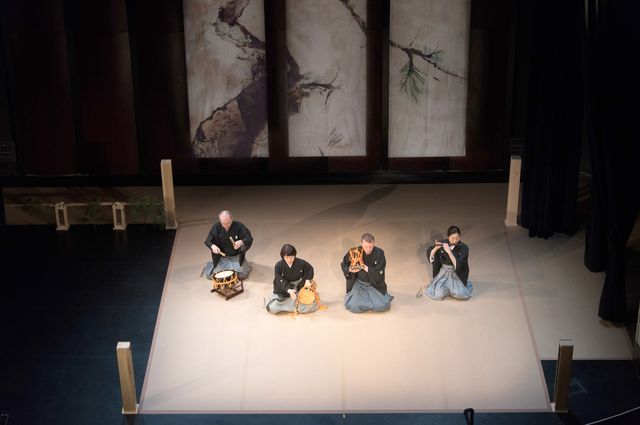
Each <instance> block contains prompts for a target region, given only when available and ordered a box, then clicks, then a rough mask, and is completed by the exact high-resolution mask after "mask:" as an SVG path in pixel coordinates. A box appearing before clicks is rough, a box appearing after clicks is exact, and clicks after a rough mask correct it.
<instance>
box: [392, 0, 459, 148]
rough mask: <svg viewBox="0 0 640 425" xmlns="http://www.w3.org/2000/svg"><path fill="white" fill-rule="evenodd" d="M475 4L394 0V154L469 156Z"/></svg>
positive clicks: (435, 0) (429, 0)
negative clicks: (471, 24) (469, 79)
mask: <svg viewBox="0 0 640 425" xmlns="http://www.w3.org/2000/svg"><path fill="white" fill-rule="evenodd" d="M470 8H471V4H470V0H393V1H391V11H390V15H391V16H390V27H389V37H390V47H389V156H390V157H434V156H464V155H465V123H466V104H467V62H468V60H467V53H468V46H469V16H470Z"/></svg>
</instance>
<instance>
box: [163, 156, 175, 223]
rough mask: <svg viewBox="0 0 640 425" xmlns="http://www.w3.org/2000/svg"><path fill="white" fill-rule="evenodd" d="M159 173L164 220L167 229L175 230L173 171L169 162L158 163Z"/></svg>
mask: <svg viewBox="0 0 640 425" xmlns="http://www.w3.org/2000/svg"><path fill="white" fill-rule="evenodd" d="M160 171H161V172H162V196H163V198H164V220H165V227H166V228H167V229H177V228H178V221H177V220H176V198H175V195H174V191H173V171H172V169H171V160H170V159H163V160H162V161H160Z"/></svg>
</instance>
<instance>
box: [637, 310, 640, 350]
mask: <svg viewBox="0 0 640 425" xmlns="http://www.w3.org/2000/svg"><path fill="white" fill-rule="evenodd" d="M636 344H638V347H640V307H639V308H638V323H637V324H636Z"/></svg>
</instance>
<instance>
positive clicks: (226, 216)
mask: <svg viewBox="0 0 640 425" xmlns="http://www.w3.org/2000/svg"><path fill="white" fill-rule="evenodd" d="M218 220H219V222H218V223H215V224H214V225H213V226H212V227H211V230H209V234H208V235H207V240H206V241H204V244H205V245H206V246H207V248H209V249H210V250H211V261H212V263H213V271H212V272H211V274H210V275H209V276H207V277H208V278H211V277H212V276H213V275H215V274H216V273H218V272H221V271H223V270H234V271H235V272H236V273H237V274H238V279H240V280H244V279H246V278H247V277H249V273H251V266H250V265H249V262H248V261H246V258H245V254H246V252H247V250H248V249H249V248H251V244H252V243H253V237H251V232H249V229H247V228H246V226H245V225H244V224H242V223H240V222H239V221H233V216H232V215H231V212H229V211H226V210H225V211H222V212H221V213H220V214H218Z"/></svg>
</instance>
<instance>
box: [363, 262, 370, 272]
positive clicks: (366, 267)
mask: <svg viewBox="0 0 640 425" xmlns="http://www.w3.org/2000/svg"><path fill="white" fill-rule="evenodd" d="M363 269H364V271H365V272H367V273H369V266H367V265H366V264H365V265H364V267H363Z"/></svg>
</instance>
